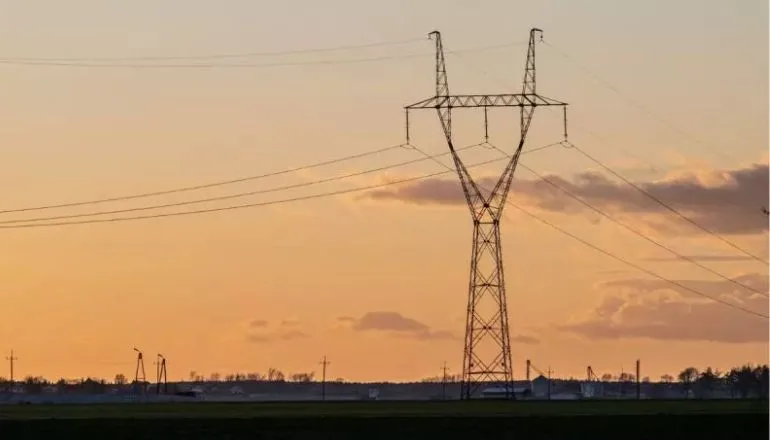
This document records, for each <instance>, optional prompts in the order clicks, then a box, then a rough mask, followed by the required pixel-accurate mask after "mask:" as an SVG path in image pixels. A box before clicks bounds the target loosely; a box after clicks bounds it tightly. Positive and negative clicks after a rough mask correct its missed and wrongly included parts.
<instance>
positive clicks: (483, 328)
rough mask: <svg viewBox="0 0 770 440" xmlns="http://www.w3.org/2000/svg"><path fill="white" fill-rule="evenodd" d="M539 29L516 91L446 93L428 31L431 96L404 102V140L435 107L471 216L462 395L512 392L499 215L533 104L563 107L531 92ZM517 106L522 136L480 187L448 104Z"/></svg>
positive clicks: (440, 57) (440, 53)
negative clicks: (418, 114)
mask: <svg viewBox="0 0 770 440" xmlns="http://www.w3.org/2000/svg"><path fill="white" fill-rule="evenodd" d="M538 34H540V35H542V31H541V30H540V29H532V30H530V33H529V49H528V51H527V65H526V68H525V73H524V84H523V87H522V93H520V94H500V95H450V94H449V85H448V83H447V74H446V65H445V62H444V49H443V46H442V43H441V34H440V33H439V32H438V31H434V32H431V34H430V36H431V37H432V38H433V39H434V40H435V42H436V95H435V96H433V97H431V98H428V99H425V100H423V101H420V102H417V103H415V104H412V105H409V106H407V107H406V114H407V141H408V137H409V131H408V130H409V112H410V111H411V110H421V109H436V111H437V112H438V116H439V119H440V120H441V125H442V128H443V129H444V135H445V136H446V140H447V144H448V145H449V151H450V152H451V154H452V159H453V160H454V164H455V168H456V170H457V174H458V176H459V177H460V183H461V185H462V189H463V193H464V194H465V199H466V201H467V203H468V207H469V208H470V211H471V216H472V218H473V253H472V256H471V273H470V285H469V288H468V308H467V315H466V325H465V349H464V352H463V379H462V380H463V383H462V391H461V396H460V398H461V399H471V398H472V397H473V396H475V395H477V392H478V391H479V389H480V388H481V387H482V386H502V387H504V388H503V390H504V391H503V392H504V393H505V395H506V396H507V397H509V398H510V397H512V396H513V369H512V365H511V342H510V335H509V331H508V309H507V305H506V294H505V277H504V275H503V252H502V247H501V242H500V218H501V216H502V215H503V208H504V207H505V204H506V199H507V196H508V192H509V190H510V188H511V182H512V181H513V174H514V171H515V170H516V165H517V164H518V162H519V156H520V155H521V151H522V147H523V146H524V140H525V138H526V136H527V131H528V130H529V126H530V123H531V122H532V116H533V114H534V111H535V107H538V106H562V107H563V108H564V111H565V113H564V115H565V131H566V106H567V104H566V103H564V102H560V101H556V100H554V99H550V98H546V97H544V96H540V95H538V94H537V93H536V91H535V44H536V40H535V37H536V36H537V35H538ZM468 107H470V108H474V107H475V108H483V109H484V111H485V112H486V111H487V109H488V108H489V107H519V109H520V123H521V136H520V138H519V143H518V146H517V147H516V150H515V151H514V153H513V155H512V156H511V159H510V161H509V162H508V164H507V165H506V167H505V170H504V171H503V173H502V175H501V176H500V179H499V180H498V181H497V184H496V185H495V186H494V188H491V189H490V188H482V187H479V186H478V185H477V184H476V182H475V181H474V180H473V178H472V177H471V175H470V174H469V173H468V170H467V169H466V167H465V165H464V164H463V161H462V160H461V159H460V157H459V156H458V155H457V152H456V151H455V148H454V145H453V143H452V109H453V108H468Z"/></svg>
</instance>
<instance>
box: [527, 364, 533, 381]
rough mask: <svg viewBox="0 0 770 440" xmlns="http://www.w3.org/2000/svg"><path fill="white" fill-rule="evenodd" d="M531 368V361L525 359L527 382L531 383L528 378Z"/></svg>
mask: <svg viewBox="0 0 770 440" xmlns="http://www.w3.org/2000/svg"><path fill="white" fill-rule="evenodd" d="M531 368H532V361H530V360H529V359H527V382H528V383H530V384H531V381H530V379H529V377H530V376H529V370H530V369H531Z"/></svg>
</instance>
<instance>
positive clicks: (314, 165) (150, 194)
mask: <svg viewBox="0 0 770 440" xmlns="http://www.w3.org/2000/svg"><path fill="white" fill-rule="evenodd" d="M403 147H404V144H401V145H392V146H389V147H385V148H378V149H376V150H371V151H365V152H363V153H357V154H353V155H350V156H344V157H338V158H336V159H331V160H325V161H322V162H315V163H312V164H308V165H302V166H298V167H294V168H289V169H287V170H281V171H273V172H270V173H265V174H258V175H254V176H248V177H240V178H237V179H230V180H221V181H217V182H211V183H204V184H201V185H193V186H185V187H181V188H173V189H167V190H161V191H153V192H147V193H141V194H133V195H128V196H118V197H110V198H104V199H94V200H86V201H81V202H71V203H61V204H51V205H44V206H34V207H26V208H14V209H6V210H0V214H10V213H16V212H28V211H40V210H44V209H54V208H69V207H74V206H83V205H96V204H99V203H107V202H119V201H125V200H132V199H140V198H144V197H155V196H162V195H167V194H174V193H181V192H188V191H195V190H199V189H206V188H213V187H217V186H223V185H231V184H234V183H241V182H247V181H250V180H258V179H264V178H267V177H275V176H280V175H283V174H289V173H295V172H297V171H305V170H309V169H312V168H318V167H321V166H326V165H334V164H337V163H340V162H345V161H348V160H352V159H359V158H362V157H366V156H372V155H375V154H379V153H384V152H386V151H390V150H396V149H399V148H403Z"/></svg>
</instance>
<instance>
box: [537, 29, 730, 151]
mask: <svg viewBox="0 0 770 440" xmlns="http://www.w3.org/2000/svg"><path fill="white" fill-rule="evenodd" d="M543 43H544V44H545V45H546V46H548V47H550V48H551V49H553V50H554V51H555V52H556V53H557V54H559V55H561V56H562V57H563V58H564V59H566V60H567V61H569V62H570V63H572V64H574V65H575V66H576V67H578V68H579V69H581V70H583V71H584V72H585V73H587V74H588V75H589V76H591V77H592V78H593V79H594V80H595V81H597V82H598V83H599V84H601V85H603V86H604V87H606V88H608V89H609V90H611V91H613V92H614V93H615V94H616V95H618V96H619V97H620V98H621V99H623V100H625V101H626V102H627V103H629V104H631V105H633V106H635V107H636V108H637V109H639V110H641V111H642V112H644V113H647V115H648V116H650V117H652V118H653V119H656V120H657V121H658V122H660V123H662V124H663V125H666V126H668V127H669V128H670V129H672V130H674V131H676V132H677V133H679V134H680V135H681V136H684V137H686V138H689V139H690V140H691V141H693V142H695V143H697V144H700V145H701V146H703V147H708V145H707V144H705V143H703V142H702V141H701V140H700V139H697V138H696V137H694V136H693V135H691V134H689V133H687V132H685V131H684V130H682V129H681V128H679V127H677V126H676V125H674V124H673V123H671V122H670V121H668V120H666V119H665V118H663V117H661V116H660V115H658V114H656V113H654V112H653V111H652V110H650V109H649V108H647V107H646V106H644V105H643V104H642V103H640V102H639V101H637V100H635V99H633V98H631V97H629V96H627V95H626V94H624V93H622V92H621V91H620V90H618V88H617V87H615V86H613V85H612V84H610V83H609V82H608V81H606V80H604V79H602V78H601V77H600V76H599V75H597V74H596V73H594V72H592V71H591V70H589V69H588V68H587V67H585V66H583V65H582V64H580V63H578V62H577V61H575V59H573V58H572V57H570V56H569V55H567V54H566V53H565V52H564V51H562V50H560V49H559V48H557V47H555V46H554V45H553V44H550V43H548V42H546V41H544V42H543ZM707 149H708V150H709V151H711V152H712V153H715V154H717V155H719V156H721V157H722V158H724V159H731V158H730V156H728V155H727V154H725V153H723V152H722V151H721V150H719V149H716V148H707Z"/></svg>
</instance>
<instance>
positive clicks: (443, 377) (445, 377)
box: [441, 361, 447, 400]
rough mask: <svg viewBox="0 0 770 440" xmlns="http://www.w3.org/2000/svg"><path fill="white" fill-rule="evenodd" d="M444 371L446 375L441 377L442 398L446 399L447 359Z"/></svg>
mask: <svg viewBox="0 0 770 440" xmlns="http://www.w3.org/2000/svg"><path fill="white" fill-rule="evenodd" d="M443 371H444V375H443V376H442V379H441V400H446V380H447V376H446V361H444V368H443Z"/></svg>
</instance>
